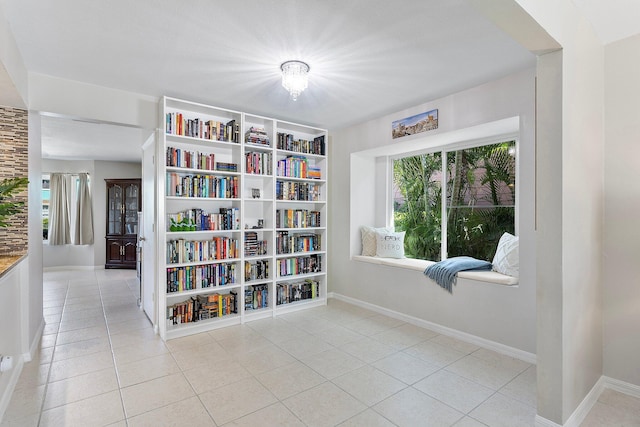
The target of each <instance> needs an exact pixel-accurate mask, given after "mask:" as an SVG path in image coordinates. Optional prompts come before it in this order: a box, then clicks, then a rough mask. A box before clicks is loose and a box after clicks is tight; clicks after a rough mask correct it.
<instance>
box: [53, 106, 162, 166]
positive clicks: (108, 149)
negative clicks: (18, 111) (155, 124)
mask: <svg viewBox="0 0 640 427" xmlns="http://www.w3.org/2000/svg"><path fill="white" fill-rule="evenodd" d="M41 123H42V157H43V158H45V159H58V160H104V161H122V162H139V161H140V159H141V158H142V148H141V147H142V144H143V143H144V142H145V140H146V139H147V138H148V137H149V136H151V133H152V131H151V130H148V129H147V130H145V129H139V128H134V127H128V126H119V125H113V124H109V123H98V122H92V121H84V120H79V119H69V118H65V117H55V116H48V115H44V116H42V119H41Z"/></svg>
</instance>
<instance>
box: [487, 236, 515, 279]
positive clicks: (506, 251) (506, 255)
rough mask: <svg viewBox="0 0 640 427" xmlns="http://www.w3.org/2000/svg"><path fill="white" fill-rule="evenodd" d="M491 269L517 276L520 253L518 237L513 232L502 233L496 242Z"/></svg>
mask: <svg viewBox="0 0 640 427" xmlns="http://www.w3.org/2000/svg"><path fill="white" fill-rule="evenodd" d="M492 264H493V267H492V270H493V271H496V272H498V273H501V274H506V275H507V276H512V277H518V276H519V270H520V255H519V251H518V238H517V237H516V236H514V235H513V234H509V233H504V234H503V235H502V237H500V241H499V242H498V249H496V255H495V256H494V257H493V262H492Z"/></svg>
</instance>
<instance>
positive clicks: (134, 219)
mask: <svg viewBox="0 0 640 427" xmlns="http://www.w3.org/2000/svg"><path fill="white" fill-rule="evenodd" d="M138 191H140V190H139V188H138V186H137V185H135V184H129V185H127V187H126V188H125V201H124V204H125V214H124V221H125V234H137V233H138V211H139V210H140V207H139V206H138Z"/></svg>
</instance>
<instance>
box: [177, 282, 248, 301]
mask: <svg viewBox="0 0 640 427" xmlns="http://www.w3.org/2000/svg"><path fill="white" fill-rule="evenodd" d="M241 287H242V285H240V284H239V283H234V284H230V285H220V286H209V287H208V288H198V289H191V290H189V291H180V292H167V299H172V300H173V299H179V300H182V299H185V298H188V297H192V296H194V295H203V294H210V293H214V292H229V291H232V290H238V289H240V288H241Z"/></svg>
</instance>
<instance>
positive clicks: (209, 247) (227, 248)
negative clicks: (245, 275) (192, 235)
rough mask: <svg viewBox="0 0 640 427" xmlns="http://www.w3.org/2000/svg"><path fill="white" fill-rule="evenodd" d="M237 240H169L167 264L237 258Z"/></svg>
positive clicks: (238, 255) (222, 237)
mask: <svg viewBox="0 0 640 427" xmlns="http://www.w3.org/2000/svg"><path fill="white" fill-rule="evenodd" d="M239 257H240V252H239V250H238V239H232V238H229V237H224V236H219V237H214V238H213V239H211V240H185V239H178V240H169V241H168V242H167V264H182V263H185V262H201V261H214V260H220V259H234V258H239Z"/></svg>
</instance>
